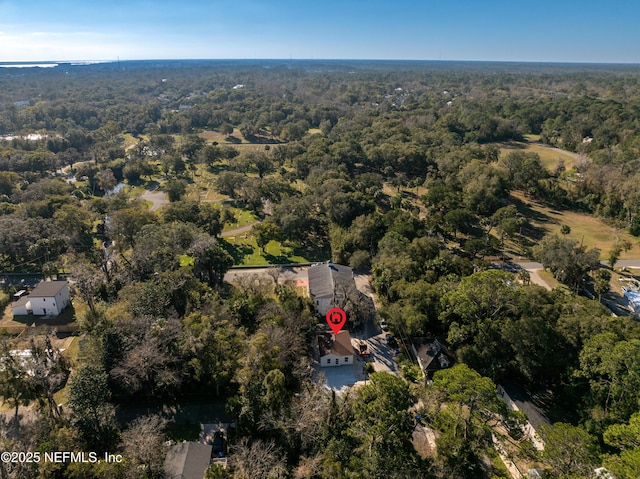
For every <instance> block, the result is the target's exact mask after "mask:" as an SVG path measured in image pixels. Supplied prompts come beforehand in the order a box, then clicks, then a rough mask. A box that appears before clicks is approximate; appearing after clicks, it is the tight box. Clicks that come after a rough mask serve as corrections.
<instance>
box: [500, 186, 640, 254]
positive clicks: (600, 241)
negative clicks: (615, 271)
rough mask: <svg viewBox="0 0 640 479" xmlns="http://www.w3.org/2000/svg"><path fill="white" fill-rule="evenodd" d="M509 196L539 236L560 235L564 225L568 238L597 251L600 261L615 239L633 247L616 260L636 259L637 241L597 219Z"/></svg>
mask: <svg viewBox="0 0 640 479" xmlns="http://www.w3.org/2000/svg"><path fill="white" fill-rule="evenodd" d="M511 196H512V199H513V200H515V203H516V206H517V208H518V210H519V211H520V213H522V214H523V215H524V216H526V217H527V218H529V221H530V222H531V223H532V225H533V226H534V228H535V229H536V230H537V231H538V232H539V233H540V236H542V235H544V234H548V233H551V234H557V235H560V227H561V226H562V225H567V226H569V227H570V228H571V233H569V235H568V237H569V238H571V239H573V240H576V241H578V242H582V244H584V245H586V246H587V248H598V249H599V250H600V258H601V259H607V258H608V255H609V251H610V250H611V248H612V247H613V246H614V245H615V243H616V239H618V241H624V240H627V241H629V242H630V243H631V244H632V245H633V246H632V248H631V249H630V250H629V251H626V252H623V253H622V255H621V258H620V259H634V258H640V243H639V241H638V238H636V237H634V236H631V235H630V234H629V233H627V232H626V231H622V230H618V229H616V228H613V227H612V226H609V225H607V224H605V223H604V222H603V221H602V220H601V219H600V218H597V217H595V216H591V215H587V214H584V213H578V212H575V211H569V210H558V209H553V208H550V207H548V206H545V205H542V204H540V203H537V202H535V201H531V200H529V199H526V198H524V195H522V193H520V192H515V193H513V194H512V195H511ZM537 239H538V240H539V239H540V238H537Z"/></svg>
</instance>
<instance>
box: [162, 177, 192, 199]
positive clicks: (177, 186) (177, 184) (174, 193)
mask: <svg viewBox="0 0 640 479" xmlns="http://www.w3.org/2000/svg"><path fill="white" fill-rule="evenodd" d="M164 190H165V191H166V192H167V196H168V197H169V201H171V202H172V203H173V202H176V201H180V200H181V199H182V197H183V196H184V195H185V193H186V192H187V184H186V183H185V182H184V181H183V180H173V179H172V180H169V181H168V182H167V184H166V186H165V187H164Z"/></svg>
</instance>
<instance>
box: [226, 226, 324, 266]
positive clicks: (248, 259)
mask: <svg viewBox="0 0 640 479" xmlns="http://www.w3.org/2000/svg"><path fill="white" fill-rule="evenodd" d="M222 241H223V243H222V244H223V246H224V247H225V249H226V250H227V251H228V252H229V254H231V256H233V258H234V264H235V265H237V266H241V265H245V266H263V265H269V264H284V263H308V262H311V261H320V260H326V259H327V258H328V257H329V252H328V251H325V250H322V249H317V250H304V249H302V248H296V247H294V246H290V245H285V244H282V243H279V242H277V241H270V242H269V243H268V244H267V245H266V246H265V248H264V251H262V250H261V249H260V248H258V245H257V243H256V240H255V238H254V237H253V236H252V235H251V233H248V234H247V237H246V238H244V235H241V236H230V237H225V238H222Z"/></svg>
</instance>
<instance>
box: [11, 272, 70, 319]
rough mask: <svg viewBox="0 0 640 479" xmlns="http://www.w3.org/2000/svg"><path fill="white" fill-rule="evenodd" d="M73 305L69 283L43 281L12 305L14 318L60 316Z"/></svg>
mask: <svg viewBox="0 0 640 479" xmlns="http://www.w3.org/2000/svg"><path fill="white" fill-rule="evenodd" d="M70 303H71V300H70V297H69V283H68V282H67V281H43V282H42V283H40V284H38V285H37V286H36V287H35V288H34V289H33V291H31V293H29V294H28V295H26V296H21V297H20V299H18V301H16V302H15V303H13V304H12V305H11V309H12V310H13V315H14V316H27V315H30V314H33V315H35V316H58V315H59V314H60V313H61V312H62V311H63V310H64V308H66V307H67V306H69V304H70Z"/></svg>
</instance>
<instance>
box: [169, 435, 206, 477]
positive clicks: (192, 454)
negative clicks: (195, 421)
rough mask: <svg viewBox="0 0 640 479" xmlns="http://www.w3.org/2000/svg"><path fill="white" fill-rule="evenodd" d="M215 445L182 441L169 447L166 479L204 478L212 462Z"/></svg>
mask: <svg viewBox="0 0 640 479" xmlns="http://www.w3.org/2000/svg"><path fill="white" fill-rule="evenodd" d="M212 450H213V446H211V445H210V444H201V443H199V442H187V441H185V442H182V443H180V444H176V445H174V446H171V447H170V448H169V451H167V455H166V457H165V460H164V477H165V478H166V479H203V478H204V474H205V472H206V470H207V468H208V467H209V464H211V451H212Z"/></svg>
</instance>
